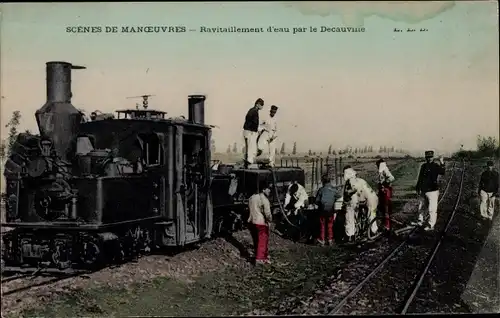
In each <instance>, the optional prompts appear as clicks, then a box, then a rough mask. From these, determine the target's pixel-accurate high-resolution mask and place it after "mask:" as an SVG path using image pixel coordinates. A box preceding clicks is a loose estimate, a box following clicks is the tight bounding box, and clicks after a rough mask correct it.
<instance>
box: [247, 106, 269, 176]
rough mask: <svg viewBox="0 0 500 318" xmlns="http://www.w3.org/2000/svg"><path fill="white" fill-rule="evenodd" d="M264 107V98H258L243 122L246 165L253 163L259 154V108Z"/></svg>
mask: <svg viewBox="0 0 500 318" xmlns="http://www.w3.org/2000/svg"><path fill="white" fill-rule="evenodd" d="M263 107H264V100H263V99H262V98H258V99H257V100H256V101H255V104H254V106H253V107H252V108H250V109H249V110H248V112H247V115H246V116H245V123H244V124H243V138H244V140H245V158H244V160H245V167H248V165H249V164H253V163H254V161H255V156H256V155H257V136H258V131H259V127H260V122H259V110H261V109H262V108H263Z"/></svg>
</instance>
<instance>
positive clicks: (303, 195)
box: [284, 182, 309, 215]
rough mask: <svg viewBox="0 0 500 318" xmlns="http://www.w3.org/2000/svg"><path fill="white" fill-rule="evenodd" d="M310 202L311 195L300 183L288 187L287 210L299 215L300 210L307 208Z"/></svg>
mask: <svg viewBox="0 0 500 318" xmlns="http://www.w3.org/2000/svg"><path fill="white" fill-rule="evenodd" d="M308 201H309V195H308V194H307V191H306V189H305V188H304V187H303V186H302V185H301V184H300V183H298V182H293V183H292V184H290V185H289V186H288V191H287V192H286V195H285V204H284V207H285V210H287V211H290V212H293V214H295V215H297V212H298V210H299V209H301V208H305V207H306V204H307V203H308Z"/></svg>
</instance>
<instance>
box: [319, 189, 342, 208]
mask: <svg viewBox="0 0 500 318" xmlns="http://www.w3.org/2000/svg"><path fill="white" fill-rule="evenodd" d="M338 198H340V194H339V193H338V192H337V189H336V188H335V187H334V186H333V185H332V184H330V183H329V184H327V185H324V186H322V187H321V188H319V190H318V192H317V193H316V204H317V205H318V207H319V211H321V212H332V211H333V206H334V204H335V201H337V199H338Z"/></svg>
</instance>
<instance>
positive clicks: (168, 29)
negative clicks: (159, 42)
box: [66, 26, 365, 34]
mask: <svg viewBox="0 0 500 318" xmlns="http://www.w3.org/2000/svg"><path fill="white" fill-rule="evenodd" d="M66 32H67V33H184V32H199V33H293V34H296V33H317V32H319V33H323V32H341V33H344V32H347V33H350V32H354V33H355V32H365V28H355V27H336V26H319V27H316V26H293V27H278V26H269V27H267V28H264V27H256V28H246V27H236V26H229V27H207V26H200V27H198V28H196V29H188V28H187V27H186V26H67V27H66Z"/></svg>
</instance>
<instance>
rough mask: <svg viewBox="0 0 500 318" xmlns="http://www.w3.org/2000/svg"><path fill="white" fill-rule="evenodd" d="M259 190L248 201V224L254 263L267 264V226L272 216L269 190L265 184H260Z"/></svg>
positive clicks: (268, 261)
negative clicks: (253, 250)
mask: <svg viewBox="0 0 500 318" xmlns="http://www.w3.org/2000/svg"><path fill="white" fill-rule="evenodd" d="M260 189H261V192H260V193H255V194H254V195H252V196H251V197H250V199H248V208H249V210H250V216H249V218H248V223H249V230H250V234H251V235H252V240H253V244H254V248H255V263H256V264H269V263H270V260H269V251H268V242H269V224H270V223H271V221H272V214H271V203H270V202H269V199H268V197H269V195H270V193H271V189H270V187H269V186H268V185H267V184H261V185H260Z"/></svg>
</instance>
